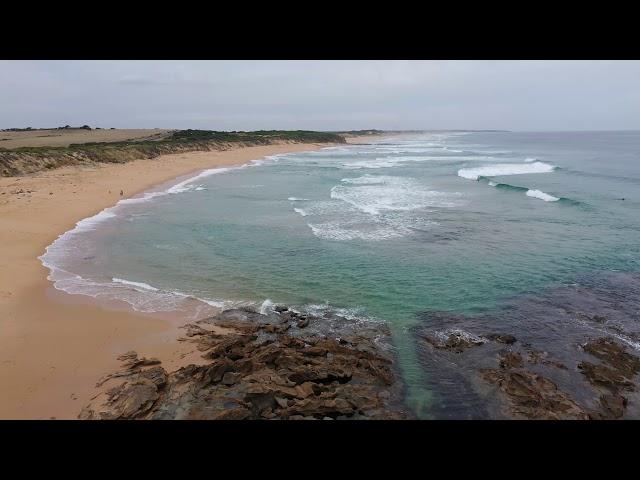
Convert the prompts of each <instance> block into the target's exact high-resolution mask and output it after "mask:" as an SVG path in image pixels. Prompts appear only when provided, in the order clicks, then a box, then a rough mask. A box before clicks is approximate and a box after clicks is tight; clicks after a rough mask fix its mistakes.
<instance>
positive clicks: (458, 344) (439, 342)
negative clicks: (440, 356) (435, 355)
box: [420, 330, 485, 353]
mask: <svg viewBox="0 0 640 480" xmlns="http://www.w3.org/2000/svg"><path fill="white" fill-rule="evenodd" d="M420 336H421V337H422V338H423V339H424V340H426V341H427V342H428V343H429V344H431V345H432V346H434V347H435V348H438V349H441V350H448V351H451V352H455V353H461V352H463V351H465V350H466V349H468V348H471V347H476V346H478V345H482V344H484V343H485V341H484V339H482V338H481V337H477V336H475V335H472V334H469V333H466V332H463V331H461V330H451V331H447V332H442V333H440V332H438V333H437V334H434V335H428V334H421V335H420Z"/></svg>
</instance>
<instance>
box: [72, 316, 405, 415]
mask: <svg viewBox="0 0 640 480" xmlns="http://www.w3.org/2000/svg"><path fill="white" fill-rule="evenodd" d="M280 312H281V313H280V316H284V317H290V318H293V319H295V321H296V322H304V323H305V324H306V325H308V324H309V323H311V322H312V321H315V319H314V317H311V316H306V315H300V314H297V313H295V312H292V311H291V310H286V309H283V308H281V309H280ZM274 317H277V314H273V313H272V314H269V315H261V314H259V313H257V312H253V311H251V310H248V309H234V310H230V311H225V312H222V313H221V314H220V315H218V316H216V317H211V318H209V319H204V320H201V321H199V322H198V323H199V324H200V325H204V324H211V325H215V326H224V327H228V328H230V329H231V331H232V332H236V333H228V334H224V335H221V334H218V333H214V331H209V330H207V329H205V328H202V327H200V326H198V325H196V326H187V327H186V339H184V340H185V341H189V342H193V343H195V345H196V347H197V348H198V349H199V350H201V351H202V352H203V358H205V359H206V360H208V363H207V364H206V365H188V366H186V367H183V368H180V369H179V370H177V371H175V372H172V373H170V374H167V373H166V372H165V371H164V369H162V368H161V367H159V366H155V365H154V364H155V360H154V359H139V358H138V357H137V355H136V354H135V352H128V353H127V354H126V355H124V356H123V357H122V360H123V362H125V364H126V365H127V368H126V369H125V370H124V371H123V372H118V374H117V375H122V378H126V380H125V381H124V382H123V383H122V384H121V385H119V386H118V387H116V388H115V389H112V390H113V391H111V393H110V397H109V398H108V399H107V400H106V401H102V404H104V405H106V407H105V408H97V409H96V408H95V407H93V406H87V408H86V409H85V410H83V416H82V418H150V419H156V418H157V419H170V418H186V419H257V418H262V419H296V418H300V419H322V418H325V417H330V418H405V417H406V413H405V412H404V411H403V410H401V409H400V408H399V405H400V402H399V398H398V395H399V389H398V388H397V387H396V382H395V376H394V372H393V370H392V365H393V360H392V358H391V357H390V356H389V354H388V353H385V352H383V351H382V350H381V349H380V347H379V346H378V345H377V343H376V340H377V339H378V337H380V336H383V335H389V332H388V330H386V329H384V328H382V327H381V328H380V329H378V330H377V331H373V330H372V331H371V332H368V333H367V332H363V333H362V334H358V335H351V336H350V337H349V340H348V341H343V342H340V341H339V340H338V339H336V338H335V337H336V335H335V334H334V332H330V333H331V336H327V335H323V334H321V333H319V331H318V330H317V329H313V330H312V331H309V332H307V331H305V332H299V331H298V330H297V329H296V330H295V332H296V335H292V334H291V333H289V332H288V331H287V328H288V327H289V325H286V327H285V324H283V323H280V324H278V323H277V322H278V319H277V318H274ZM274 320H275V322H274ZM318 323H321V322H318ZM306 325H305V326H306ZM301 328H304V327H301ZM298 337H299V338H298ZM147 365H154V366H152V367H151V368H147ZM115 375H116V374H112V377H111V378H116V376H115ZM392 387H393V388H394V389H393V390H392ZM94 404H100V402H97V403H95V402H94ZM94 404H92V405H94ZM96 412H98V413H96Z"/></svg>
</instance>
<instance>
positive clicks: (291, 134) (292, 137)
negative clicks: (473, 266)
mask: <svg viewBox="0 0 640 480" xmlns="http://www.w3.org/2000/svg"><path fill="white" fill-rule="evenodd" d="M345 141H346V140H345V138H344V136H342V135H339V134H336V133H327V132H313V131H305V130H295V131H287V130H260V131H256V132H218V131H212V130H177V131H174V132H172V133H170V134H169V135H167V136H166V137H165V138H162V139H161V140H144V139H143V140H130V141H125V142H108V143H82V144H71V145H69V146H64V147H20V148H14V149H11V150H9V149H3V148H0V176H16V175H24V174H28V173H33V172H38V171H40V170H50V169H54V168H58V167H62V166H66V165H83V164H92V163H125V162H129V161H132V160H138V159H144V158H155V157H157V156H159V155H163V154H169V153H178V152H190V151H210V150H226V149H229V148H233V147H236V146H252V145H269V144H276V143H345Z"/></svg>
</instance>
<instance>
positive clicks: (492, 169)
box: [458, 161, 556, 180]
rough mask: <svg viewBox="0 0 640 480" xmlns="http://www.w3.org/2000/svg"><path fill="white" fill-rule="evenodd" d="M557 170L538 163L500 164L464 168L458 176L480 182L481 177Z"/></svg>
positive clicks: (551, 166) (459, 171) (546, 164)
mask: <svg viewBox="0 0 640 480" xmlns="http://www.w3.org/2000/svg"><path fill="white" fill-rule="evenodd" d="M555 168H556V167H554V166H553V165H549V164H548V163H544V162H538V161H536V162H531V163H500V164H495V165H487V166H485V167H476V168H462V169H460V170H458V176H459V177H462V178H467V179H469V180H478V178H480V177H497V176H503V175H505V176H506V175H523V174H527V173H549V172H553V171H554V170H555Z"/></svg>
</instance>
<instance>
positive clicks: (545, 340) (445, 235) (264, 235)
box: [41, 131, 640, 418]
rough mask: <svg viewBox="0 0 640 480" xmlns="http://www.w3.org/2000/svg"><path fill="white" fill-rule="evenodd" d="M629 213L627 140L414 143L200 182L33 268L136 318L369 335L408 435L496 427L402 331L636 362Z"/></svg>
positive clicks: (332, 150) (473, 388) (67, 238)
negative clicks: (396, 386)
mask: <svg viewBox="0 0 640 480" xmlns="http://www.w3.org/2000/svg"><path fill="white" fill-rule="evenodd" d="M639 207H640V132H632V131H620V132H553V133H533V132H425V133H421V134H412V135H408V134H403V135H397V136H394V137H384V138H382V137H379V138H376V137H372V139H371V140H370V143H368V144H360V145H344V146H342V145H341V146H332V147H328V148H323V149H321V150H317V151H310V152H304V153H294V154H286V155H276V156H272V157H267V158H262V159H256V160H255V161H254V162H251V163H250V164H247V165H244V166H242V167H230V168H218V169H211V170H207V171H204V172H202V173H200V174H199V175H197V176H192V177H191V178H183V179H180V180H179V182H178V183H176V182H174V183H173V184H172V185H163V186H159V187H158V188H156V189H154V190H151V191H149V192H146V193H145V194H143V195H140V196H138V197H135V198H132V199H126V200H123V201H121V202H120V203H119V204H118V205H117V206H115V207H112V208H109V209H106V210H105V211H103V212H101V213H100V214H98V215H96V216H95V217H91V218H89V219H85V220H83V221H81V222H79V223H78V225H77V226H76V228H75V229H74V230H72V231H70V232H67V233H66V234H64V235H62V236H61V237H60V238H59V239H58V240H57V241H56V242H55V243H54V244H53V245H51V246H50V247H49V248H48V250H47V252H46V254H45V255H43V257H41V258H42V261H43V263H44V264H45V265H46V266H48V267H49V268H50V269H51V273H50V279H51V280H53V281H54V282H55V286H56V288H58V289H60V290H64V291H66V292H69V293H76V294H84V295H90V296H93V297H96V298H117V299H119V300H122V301H124V302H127V303H128V304H129V305H130V306H131V307H132V308H133V309H135V310H138V311H141V312H158V311H164V312H178V313H179V314H180V315H183V316H185V317H187V318H192V319H196V318H201V317H203V316H206V315H209V314H211V313H213V312H216V311H218V310H219V309H220V308H231V307H234V306H254V307H255V308H258V309H262V310H263V311H264V310H268V309H270V308H272V305H274V304H278V303H282V304H287V305H292V306H293V307H294V308H295V309H297V310H299V311H308V312H313V313H320V314H321V313H322V312H327V311H331V312H333V313H336V314H338V315H341V316H344V317H346V318H347V319H349V320H350V321H353V322H385V323H386V324H387V325H388V326H389V327H390V329H391V331H392V333H393V339H394V348H395V350H396V353H397V357H398V366H399V370H400V372H401V376H402V378H403V381H404V383H405V385H406V402H407V405H408V406H409V407H410V408H411V409H412V410H413V411H414V412H415V413H416V415H417V416H418V417H420V418H492V417H493V416H494V415H495V412H493V411H492V410H491V408H489V407H487V406H486V404H487V402H486V398H484V399H483V392H482V388H481V387H478V386H477V385H476V382H475V381H470V380H468V379H467V378H466V377H465V375H464V372H465V371H466V370H469V369H470V368H471V367H470V365H466V364H460V365H457V368H456V369H452V368H450V367H448V366H447V365H448V364H447V365H445V363H446V362H445V361H444V360H442V359H440V360H438V359H437V358H435V359H434V358H433V357H430V356H429V355H427V354H425V352H424V349H423V348H422V346H421V344H420V342H419V340H418V339H417V337H416V334H415V332H416V329H417V328H426V329H431V330H433V331H434V332H443V331H448V330H451V329H459V330H460V331H463V332H466V333H467V334H469V335H475V334H478V335H480V334H483V333H487V332H489V331H504V332H508V333H511V334H514V335H515V336H517V337H518V338H519V339H525V340H527V341H529V342H530V343H532V344H534V345H537V346H538V347H539V348H543V349H544V350H545V351H546V352H549V353H551V354H555V355H556V356H558V357H561V358H562V359H564V360H565V361H570V360H571V359H572V358H577V354H574V353H571V352H574V350H575V348H576V345H577V344H578V343H579V342H580V341H582V340H584V339H585V338H588V337H589V335H592V334H594V329H600V333H607V334H611V335H616V336H617V337H616V338H619V339H620V340H621V341H623V342H624V344H625V345H626V346H628V348H630V349H634V350H640V341H639V338H640V335H639V334H638V332H637V331H636V328H637V326H636V325H637V324H638V323H639V322H638V320H639V319H640V317H639V312H640V300H638V298H639V295H638V293H640V280H639V277H638V275H637V274H638V272H639V271H640V263H639V258H640V257H639V255H638V254H639V252H640V235H639V233H640V215H639V214H638V211H639V210H638V209H639ZM569 305H570V306H571V308H569V307H568V306H569ZM582 311H584V312H588V313H589V314H590V315H593V314H595V313H598V312H605V313H606V315H607V316H608V317H607V318H609V321H608V322H607V323H606V324H604V325H600V326H593V325H592V324H590V323H588V322H586V323H585V322H584V321H581V320H580V316H579V315H577V314H576V312H578V313H580V312H582ZM87 321H91V320H90V319H88V320H87ZM474 361H478V362H481V359H475V360H474ZM439 362H440V363H439ZM443 362H444V363H443ZM449 363H450V362H449ZM461 372H462V373H461ZM556 381H557V382H558V383H559V384H560V385H561V386H562V385H563V382H564V383H565V386H566V388H574V389H576V388H578V387H576V386H575V385H574V383H575V382H574V381H573V380H571V379H563V378H559V379H556ZM584 395H585V398H586V396H587V395H586V393H585V394H584ZM633 405H634V404H633V401H631V403H630V407H629V408H630V410H629V411H630V412H632V413H633V412H634V410H633V408H635V407H634V406H633Z"/></svg>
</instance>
